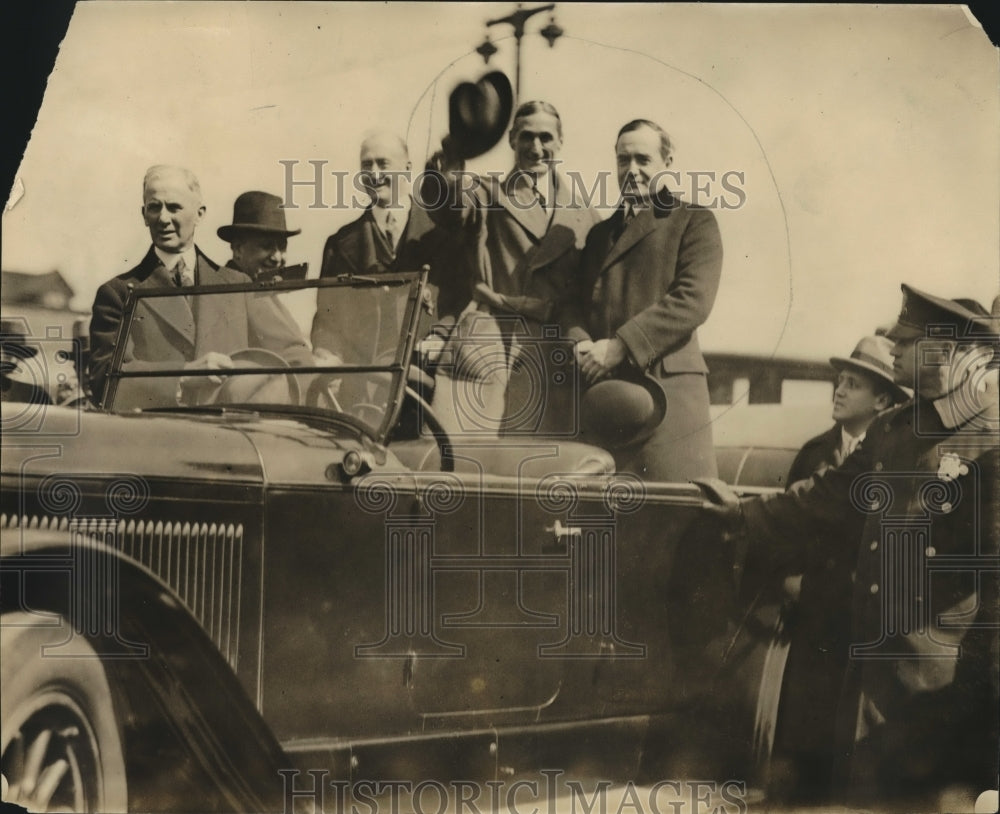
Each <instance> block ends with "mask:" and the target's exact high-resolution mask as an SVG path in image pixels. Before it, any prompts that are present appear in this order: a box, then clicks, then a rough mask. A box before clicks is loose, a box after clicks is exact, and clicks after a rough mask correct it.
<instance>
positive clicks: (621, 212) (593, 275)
mask: <svg viewBox="0 0 1000 814" xmlns="http://www.w3.org/2000/svg"><path fill="white" fill-rule="evenodd" d="M672 152H673V147H672V144H671V141H670V137H669V136H668V135H667V134H666V132H664V130H663V128H661V127H660V126H659V125H657V124H655V123H654V122H651V121H648V120H646V119H636V120H634V121H631V122H629V123H628V124H626V125H625V126H624V127H622V129H621V130H620V131H619V134H618V139H617V141H616V143H615V156H616V161H617V169H618V182H619V185H620V186H621V190H622V203H621V206H620V207H619V209H618V210H617V211H616V212H615V214H614V215H612V216H611V217H610V218H609V219H608V220H606V221H603V222H602V223H600V224H598V225H597V226H595V227H594V228H593V229H592V230H591V231H590V234H589V235H588V236H587V242H586V246H585V247H584V250H583V257H582V262H581V272H582V273H581V274H580V276H579V277H578V281H579V285H580V288H579V289H578V291H577V294H576V296H575V297H574V298H573V299H572V300H571V302H570V305H569V307H568V308H567V309H566V310H565V311H564V313H563V317H562V322H563V325H564V328H565V330H566V331H567V333H568V334H569V336H570V337H571V338H572V339H574V340H575V341H576V343H577V344H576V355H577V360H578V362H579V366H580V373H581V376H582V378H583V380H584V383H585V384H586V385H590V384H594V383H595V382H597V381H600V380H601V379H604V378H607V377H610V376H615V377H618V376H623V377H629V376H631V375H635V374H638V373H641V372H648V373H650V374H651V375H652V376H653V377H654V378H655V379H656V380H657V381H658V382H659V383H660V385H661V386H662V387H663V389H664V391H665V392H666V396H667V411H666V414H665V416H664V418H663V420H662V421H661V422H660V424H659V426H658V427H657V429H656V430H655V431H654V432H653V434H652V435H651V436H649V437H648V438H647V439H646V440H644V441H642V442H641V443H638V444H633V445H631V446H627V447H623V448H621V449H618V450H615V458H616V462H617V464H618V469H619V471H627V472H633V473H635V474H637V475H639V476H640V477H642V478H643V479H645V480H651V481H675V482H677V481H680V482H684V481H688V480H690V479H691V478H699V477H715V476H716V475H717V469H716V463H715V451H714V449H713V446H712V428H711V424H710V419H709V412H708V407H709V397H708V386H707V382H706V373H707V371H708V368H707V366H706V365H705V360H704V358H703V357H702V354H701V349H700V347H699V345H698V335H697V328H698V326H699V325H701V324H702V323H703V322H704V321H705V320H706V319H707V318H708V315H709V314H710V313H711V311H712V305H713V304H714V302H715V295H716V292H717V291H718V288H719V278H720V275H721V272H722V240H721V238H720V235H719V227H718V225H717V223H716V220H715V216H714V215H713V214H712V212H711V211H709V210H708V209H704V208H702V207H700V206H697V205H695V204H689V203H686V202H684V201H681V200H680V199H679V198H677V197H676V196H674V195H673V194H671V192H670V191H669V190H668V189H667V188H666V186H665V184H664V183H663V177H664V174H665V173H666V171H667V168H668V167H669V166H670V164H671V162H672V158H673V156H672Z"/></svg>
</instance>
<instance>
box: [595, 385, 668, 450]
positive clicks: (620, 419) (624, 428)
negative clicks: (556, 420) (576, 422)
mask: <svg viewBox="0 0 1000 814" xmlns="http://www.w3.org/2000/svg"><path fill="white" fill-rule="evenodd" d="M666 414H667V395H666V393H665V392H664V391H663V388H662V387H661V386H660V383H659V382H658V381H657V380H656V379H654V378H653V377H652V376H649V375H646V374H636V375H635V376H633V377H631V378H628V379H605V380H603V381H600V382H598V383H597V384H594V385H592V386H591V387H589V388H588V389H587V390H586V391H585V392H584V394H583V398H582V399H581V402H580V427H581V429H582V431H583V437H584V439H585V440H587V441H590V442H592V443H594V444H596V445H597V446H600V447H604V448H606V449H619V448H621V447H627V446H629V445H631V444H639V443H642V442H643V441H645V440H646V439H647V438H649V436H650V435H652V434H653V431H654V430H655V429H656V428H657V427H658V426H659V424H660V422H661V421H663V417H664V416H665V415H666Z"/></svg>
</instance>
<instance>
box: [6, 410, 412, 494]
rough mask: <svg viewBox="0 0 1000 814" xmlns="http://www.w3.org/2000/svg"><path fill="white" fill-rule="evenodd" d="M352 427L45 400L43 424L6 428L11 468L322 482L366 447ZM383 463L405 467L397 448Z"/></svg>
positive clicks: (51, 472) (13, 472) (36, 473)
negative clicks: (98, 408)
mask: <svg viewBox="0 0 1000 814" xmlns="http://www.w3.org/2000/svg"><path fill="white" fill-rule="evenodd" d="M361 448H362V443H361V441H360V440H359V438H358V434H356V433H352V432H351V430H350V429H349V428H337V427H336V426H334V425H331V426H330V427H329V428H327V427H322V428H320V427H316V426H311V425H309V424H307V423H304V422H300V421H297V420H295V419H294V418H285V417H280V418H275V417H267V416H264V415H260V414H258V413H254V412H246V413H241V412H221V413H198V414H173V413H172V414H153V413H134V414H117V415H113V414H107V413H100V412H81V411H78V410H74V409H68V408H54V407H47V408H46V414H45V420H44V422H42V423H41V425H40V426H31V427H25V428H24V429H23V431H12V432H6V433H5V437H4V454H3V470H4V472H5V473H7V474H8V475H14V476H16V475H18V474H30V475H33V476H41V477H46V476H49V475H66V474H67V473H73V475H74V476H80V477H85V476H86V475H88V474H91V473H92V474H93V475H94V476H95V477H99V476H101V475H104V474H107V473H129V474H133V475H143V476H151V477H156V478H157V479H177V480H184V481H192V480H206V479H208V480H212V481H233V482H241V483H262V482H273V481H278V482H304V481H307V482H311V483H316V482H322V481H323V480H324V473H326V472H327V470H328V468H329V467H330V465H331V464H333V465H336V464H339V463H340V461H341V460H342V459H343V456H344V454H345V453H346V452H347V451H348V450H351V449H361ZM384 464H385V465H386V466H387V467H388V468H390V469H392V468H398V469H401V468H403V467H402V465H401V464H400V463H399V462H398V461H397V460H396V459H395V458H394V457H393V456H391V455H385V456H384Z"/></svg>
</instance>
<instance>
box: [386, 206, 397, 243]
mask: <svg viewBox="0 0 1000 814" xmlns="http://www.w3.org/2000/svg"><path fill="white" fill-rule="evenodd" d="M385 239H386V241H387V242H388V244H389V247H390V248H391V249H392V250H393V251H394V252H395V251H396V216H395V215H393V214H392V212H386V213H385Z"/></svg>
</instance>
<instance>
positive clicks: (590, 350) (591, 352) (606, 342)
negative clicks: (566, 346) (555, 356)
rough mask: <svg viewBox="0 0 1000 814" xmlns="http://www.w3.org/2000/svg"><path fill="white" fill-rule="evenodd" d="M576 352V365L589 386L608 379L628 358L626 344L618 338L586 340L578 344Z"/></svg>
mask: <svg viewBox="0 0 1000 814" xmlns="http://www.w3.org/2000/svg"><path fill="white" fill-rule="evenodd" d="M574 352H575V354H576V363H577V365H578V366H579V367H580V373H581V375H582V376H583V380H584V381H585V382H586V383H587V385H592V384H596V383H597V382H599V381H601V380H602V379H606V378H608V377H609V376H610V375H611V374H612V373H613V372H614V370H615V368H617V367H618V366H619V365H620V364H621V363H622V362H624V361H625V357H626V350H625V343H624V342H622V341H621V340H620V339H619V338H618V337H617V336H615V337H612V338H611V339H598V340H597V341H596V342H593V341H591V340H590V339H585V340H583V341H581V342H577V343H576V347H575V349H574Z"/></svg>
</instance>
